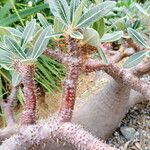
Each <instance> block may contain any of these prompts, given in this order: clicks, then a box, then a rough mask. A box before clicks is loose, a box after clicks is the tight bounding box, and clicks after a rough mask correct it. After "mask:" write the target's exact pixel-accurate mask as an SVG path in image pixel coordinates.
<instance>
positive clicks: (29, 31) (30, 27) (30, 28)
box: [22, 19, 36, 45]
mask: <svg viewBox="0 0 150 150" xmlns="http://www.w3.org/2000/svg"><path fill="white" fill-rule="evenodd" d="M35 27H36V20H35V19H33V20H31V21H30V22H29V23H28V24H27V25H26V27H25V29H24V31H23V34H22V45H24V44H26V43H27V42H28V41H30V40H31V38H32V36H33V34H34V31H35Z"/></svg>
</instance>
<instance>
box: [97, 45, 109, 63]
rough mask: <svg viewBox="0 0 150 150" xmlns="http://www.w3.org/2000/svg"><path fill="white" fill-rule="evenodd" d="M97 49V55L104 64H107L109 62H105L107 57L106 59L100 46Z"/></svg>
mask: <svg viewBox="0 0 150 150" xmlns="http://www.w3.org/2000/svg"><path fill="white" fill-rule="evenodd" d="M97 49H98V54H99V56H100V57H101V58H102V60H103V62H104V63H105V64H109V61H108V60H107V57H106V55H105V53H104V52H103V50H102V48H101V47H100V46H97Z"/></svg>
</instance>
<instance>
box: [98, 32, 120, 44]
mask: <svg viewBox="0 0 150 150" xmlns="http://www.w3.org/2000/svg"><path fill="white" fill-rule="evenodd" d="M122 37H123V31H115V32H112V33H106V34H104V35H103V36H102V38H101V39H100V42H114V41H118V40H120V39H121V38H122Z"/></svg>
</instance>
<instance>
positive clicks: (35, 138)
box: [0, 118, 118, 150]
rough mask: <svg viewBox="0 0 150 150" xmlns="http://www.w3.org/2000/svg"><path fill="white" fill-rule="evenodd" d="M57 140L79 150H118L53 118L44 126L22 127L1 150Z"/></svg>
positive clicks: (27, 146)
mask: <svg viewBox="0 0 150 150" xmlns="http://www.w3.org/2000/svg"><path fill="white" fill-rule="evenodd" d="M57 139H59V140H63V141H66V142H68V143H70V144H72V145H74V146H75V147H76V148H77V149H78V150H80V149H82V150H91V149H92V150H118V149H116V148H112V147H110V146H108V145H107V144H105V143H103V142H102V141H100V140H98V139H97V138H95V137H94V136H92V135H91V134H90V133H88V132H87V131H85V130H84V129H83V128H82V127H80V126H79V125H75V124H72V123H62V122H61V121H60V119H57V118H51V119H50V120H49V121H47V122H44V124H43V122H41V123H38V124H36V125H29V126H22V127H21V128H20V133H18V134H16V135H14V136H12V137H10V138H9V139H7V140H5V141H4V142H3V144H2V145H1V146H0V149H9V150H16V149H19V150H24V149H25V148H26V149H29V148H31V147H33V146H34V145H40V144H41V143H43V144H44V143H45V142H48V141H50V140H55V141H56V140H57Z"/></svg>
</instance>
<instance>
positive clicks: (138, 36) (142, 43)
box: [128, 28, 149, 48]
mask: <svg viewBox="0 0 150 150" xmlns="http://www.w3.org/2000/svg"><path fill="white" fill-rule="evenodd" d="M128 33H129V35H130V37H131V38H132V39H133V41H135V42H136V43H137V44H139V45H140V46H142V47H144V48H149V45H148V44H147V42H146V40H145V39H144V38H143V37H142V35H141V34H140V33H139V32H137V31H136V30H134V29H132V28H128Z"/></svg>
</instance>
